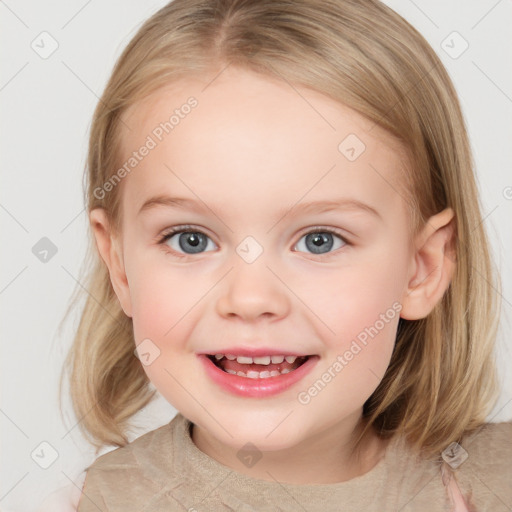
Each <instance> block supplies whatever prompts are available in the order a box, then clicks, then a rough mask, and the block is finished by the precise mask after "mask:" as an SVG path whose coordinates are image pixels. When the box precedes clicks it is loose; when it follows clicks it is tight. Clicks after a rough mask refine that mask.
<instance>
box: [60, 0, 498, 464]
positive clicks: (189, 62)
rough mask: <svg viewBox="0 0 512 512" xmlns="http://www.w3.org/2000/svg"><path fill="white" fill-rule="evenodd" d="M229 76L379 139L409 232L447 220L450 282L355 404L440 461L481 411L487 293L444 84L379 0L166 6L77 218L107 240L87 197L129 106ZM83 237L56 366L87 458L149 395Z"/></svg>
mask: <svg viewBox="0 0 512 512" xmlns="http://www.w3.org/2000/svg"><path fill="white" fill-rule="evenodd" d="M227 65H232V66H236V67H239V68H243V69H247V70H251V71H256V72H258V73H261V74H262V75H265V76H269V77H274V78H276V77H277V78H279V79H282V80H286V81H288V82H289V83H291V84H297V85H300V86H304V87H308V88H311V89H313V90H315V91H318V92H320V93H323V94H325V95H327V96H329V97H330V98H332V99H334V100H336V101H338V102H340V103H342V104H344V105H347V106H349V107H351V108H352V109H354V110H355V111H357V112H358V113H360V114H361V115H363V116H365V117H366V118H367V119H369V120H371V121H372V122H373V123H374V125H375V126H378V127H380V128H382V129H384V130H386V131H387V132H388V133H389V134H390V135H392V136H393V137H394V138H395V139H396V140H397V141H398V142H399V143H400V144H401V147H404V148H405V149H406V151H407V157H408V162H409V166H408V168H407V176H406V178H405V180H404V184H405V185H406V186H407V189H408V191H409V192H408V193H409V197H410V198H411V235H413V234H416V233H418V232H419V230H420V229H421V228H422V227H423V226H424V225H425V221H426V219H428V218H429V217H431V216H432V215H435V214H436V213H438V212H440V211H441V210H443V209H444V208H447V207H451V208H452V209H453V211H454V212H455V223H456V224H455V232H456V241H455V252H456V269H455V272H454V276H453V278H452V281H451V283H450V286H449V288H448V289H447V291H446V292H445V294H444V296H443V298H442V299H441V300H440V301H439V303H438V304H437V305H436V306H435V308H434V309H433V310H432V312H431V313H430V314H429V315H428V316H427V317H426V318H423V319H421V320H417V321H409V320H405V319H400V321H399V325H398V329H397V338H396V344H395V348H394V352H393V354H392V358H391V362H390V365H389V368H388V369H387V371H386V373H385V375H384V378H383V379H382V381H381V383H380V384H379V386H378V387H377V389H376V390H375V392H374V393H373V394H372V395H371V396H370V397H369V398H368V400H367V401H366V403H365V404H364V407H363V417H364V418H365V419H366V420H367V423H366V428H374V429H375V430H376V432H377V433H378V434H379V435H380V436H382V437H390V436H393V435H395V434H397V433H401V434H403V435H405V436H406V438H407V440H408V441H409V443H410V445H411V446H412V447H414V448H416V449H418V450H421V451H422V452H423V454H424V455H425V456H433V455H436V454H437V455H438V454H439V452H440V451H441V450H443V449H444V448H445V447H446V446H447V444H449V443H450V442H451V441H454V440H458V439H461V438H462V437H463V436H464V435H465V434H467V433H469V432H471V431H473V430H475V429H477V428H478V427H479V426H480V425H481V424H482V423H483V422H485V419H486V417H487V415H488V413H489V411H490V409H491V408H492V406H493V405H494V403H495V399H496V395H497V389H498V387H497V380H496V372H495V363H494V352H493V351H494V343H495V337H496V331H497V327H498V325H497V324H498V320H499V307H500V304H499V303H498V299H499V297H498V294H496V292H495V290H494V288H496V287H497V286H499V283H498V279H497V278H496V274H495V269H494V267H493V265H492V261H491V258H490V254H489V244H488V239H487V236H486V233H485V230H484V226H483V224H482V215H481V205H480V203H479V196H478V190H477V185H476V180H475V176H474V161H473V158H472V155H471V150H470V146H469V142H468V136H467V132H466V128H465V123H464V118H463V115H462V112H461V108H460V104H459V101H458V97H457V94H456V92H455V89H454V86H453V84H452V81H451V80H450V78H449V76H448V73H447V71H446V69H445V68H444V67H443V65H442V63H441V61H440V59H439V57H438V56H437V55H436V53H435V52H434V51H433V49H432V48H431V47H430V45H429V44H428V43H427V41H426V40H425V39H424V38H423V36H422V35H421V34H420V33H419V32H418V31H417V30H415V29H414V28H413V27H412V26H411V25H410V24H409V23H408V22H407V21H406V20H404V19H403V18H402V17H401V16H399V15H398V14H397V13H395V12H394V11H393V10H392V9H390V8H388V7H387V6H386V5H384V4H382V3H380V2H379V1H377V0H258V1H253V0H174V1H173V2H171V3H169V4H168V5H166V6H165V7H163V8H162V9H160V10H159V11H158V12H156V13H155V14H154V15H153V16H152V17H151V18H149V19H148V20H147V21H146V22H145V23H144V24H143V25H142V26H141V28H140V29H139V30H138V32H137V34H136V35H135V36H134V37H133V39H132V40H131V41H130V43H129V44H128V46H127V47H126V48H125V50H124V52H123V53H122V55H121V56H120V57H119V59H118V61H117V62H116V65H115V67H114V70H113V73H112V75H111V77H110V79H109V81H108V83H107V85H106V88H105V90H104V92H103V95H102V97H101V99H100V101H99V102H98V105H97V108H96V110H95V112H94V117H93V120H92V125H91V131H90V139H89V153H88V161H87V167H86V175H85V181H86V184H85V188H86V190H85V194H86V204H87V210H88V211H90V210H92V209H93V208H104V209H105V210H106V212H107V214H108V216H109V219H110V221H111V224H112V225H113V229H114V231H117V230H119V227H120V190H121V187H114V188H113V190H112V191H111V192H109V193H108V194H98V193H96V194H95V191H97V190H99V189H100V188H101V187H102V185H103V184H105V183H106V182H107V181H108V180H109V179H111V178H112V176H113V175H114V174H115V173H116V171H117V170H118V168H119V166H120V165H121V151H120V148H121V141H122V135H123V133H124V132H123V130H126V127H124V126H123V114H124V113H126V111H127V109H128V108H129V107H130V106H132V105H135V104H137V102H139V101H141V100H142V99H143V98H145V97H147V96H148V95H149V94H151V93H152V92H154V91H156V90H157V89H158V88H160V87H162V86H165V85H168V84H170V83H173V82H175V81H178V80H180V78H185V77H190V76H192V75H196V76H199V75H201V76H205V74H206V73H208V74H210V75H209V76H214V73H215V71H216V70H217V72H218V71H220V70H222V69H223V68H224V67H226V66H227ZM89 235H90V238H89V250H88V256H87V262H86V265H85V267H84V272H83V277H82V286H83V287H84V288H85V289H86V290H87V295H86V297H85V306H84V307H83V311H82V313H81V319H80V323H79V326H78V329H77V332H76V337H75V339H74V342H73V345H72V347H71V349H70V352H69V354H68V358H67V360H66V365H65V368H67V369H68V370H69V373H70V392H71V398H72V402H73V407H74V410H75V413H76V415H77V417H78V418H80V420H81V421H80V427H81V429H82V431H83V433H84V434H85V435H86V436H87V437H88V438H89V440H91V442H92V443H93V444H95V445H96V446H97V447H101V446H103V445H115V446H123V445H125V444H126V443H127V442H128V440H127V437H126V429H127V427H128V425H129V419H130V418H131V417H132V416H133V415H134V414H135V413H136V412H138V411H139V410H140V409H141V408H142V407H144V406H145V405H146V404H148V403H149V402H150V401H151V400H152V398H153V397H154V395H155V390H154V389H153V390H152V389H151V388H150V382H149V380H148V378H147V376H146V374H145V372H144V370H143V368H142V366H141V364H140V362H139V360H138V359H137V358H136V356H135V355H134V348H135V344H134V338H133V328H132V320H131V318H129V317H127V316H126V315H125V314H124V312H123V310H122V309H121V306H120V303H119V301H118V300H117V297H116V295H115V293H114V291H113V288H112V286H111V284H110V280H109V274H108V271H107V268H106V266H105V264H104V263H103V261H102V260H101V259H100V258H99V255H98V253H97V250H96V247H95V244H94V241H93V237H92V233H91V232H90V233H89ZM81 290H82V289H81V288H80V290H79V291H80V293H85V292H82V291H81ZM61 386H62V378H61ZM365 430H366V429H365Z"/></svg>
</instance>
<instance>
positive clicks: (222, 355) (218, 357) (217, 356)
mask: <svg viewBox="0 0 512 512" xmlns="http://www.w3.org/2000/svg"><path fill="white" fill-rule="evenodd" d="M223 357H224V354H215V359H217V361H219V360H220V359H222V358H223Z"/></svg>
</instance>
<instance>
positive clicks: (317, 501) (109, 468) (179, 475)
mask: <svg viewBox="0 0 512 512" xmlns="http://www.w3.org/2000/svg"><path fill="white" fill-rule="evenodd" d="M190 427H191V423H190V422H189V421H188V420H187V419H186V418H185V417H184V416H183V415H181V414H178V415H177V416H176V417H175V418H174V419H173V420H172V421H171V422H170V423H169V424H167V425H164V426H162V427H160V428H158V429H156V430H153V431H151V432H148V433H147V434H144V435H142V436H140V437H139V438H138V439H136V440H135V441H133V442H131V443H129V444H128V445H126V446H124V447H122V448H117V449H115V450H113V451H111V452H109V453H106V454H104V455H102V456H101V457H98V459H96V461H95V462H94V463H93V464H92V465H91V466H90V467H89V468H87V479H86V482H85V486H84V489H83V495H82V497H81V500H80V504H79V507H78V512H93V511H94V512H98V511H105V512H106V511H109V512H118V511H119V512H130V511H134V512H135V511H137V512H142V511H147V512H149V511H151V512H163V511H166V512H169V511H174V510H176V511H178V510H180V511H188V512H202V511H217V510H218V511H225V510H229V511H237V512H249V511H252V512H255V511H272V512H275V511H290V512H291V511H293V512H302V511H307V512H314V511H322V512H328V511H349V512H358V511H364V512H388V511H389V512H391V511H393V512H397V511H400V512H413V511H414V512H421V511H428V512H435V511H453V510H454V509H455V508H456V507H458V506H460V505H459V504H458V501H457V499H454V498H453V497H452V493H451V492H449V491H448V489H449V488H450V489H451V488H452V484H453V483H454V480H455V482H458V487H459V488H460V490H461V493H462V496H463V497H464V499H465V501H466V506H467V509H468V510H469V511H470V512H487V511H489V512H505V511H506V512H510V511H511V510H512V422H511V423H509V422H505V423H487V424H485V425H484V426H483V427H482V428H481V429H479V430H478V431H477V432H475V433H473V434H471V435H470V436H468V437H466V438H465V439H464V440H463V441H462V442H461V443H460V445H459V447H457V446H455V449H454V450H451V451H450V452H449V454H448V455H446V453H445V458H446V462H445V461H444V460H443V459H442V457H441V455H440V457H439V461H435V462H432V461H425V460H420V459H418V458H417V457H414V456H413V455H412V454H411V452H410V451H409V449H408V448H407V445H406V443H405V441H404V440H403V438H401V437H399V436H395V437H394V438H393V439H392V440H391V442H390V443H389V445H388V447H387V449H386V452H385V454H384V456H383V458H382V459H381V460H380V461H379V462H378V463H377V464H376V465H375V466H374V467H373V468H372V469H371V470H370V471H368V472H367V473H365V474H363V475H361V476H359V477H356V478H353V479H351V480H348V481H345V482H340V483H335V484H315V485H296V484H286V483H279V482H269V481H265V480H260V479H255V478H252V477H250V476H247V475H244V474H241V473H239V472H237V471H234V470H232V469H231V468H229V467H227V466H224V465H223V464H221V463H219V462H217V461H216V460H215V459H213V458H211V457H209V456H208V455H206V454H205V453H203V452H202V451H201V450H199V449H198V448H197V447H196V445H195V444H194V442H193V441H192V438H191V430H190ZM460 446H462V449H461V448H460ZM445 452H446V451H445ZM466 453H467V458H465V454H466ZM464 458H465V460H463V459H464ZM462 460H463V462H462V463H460V462H461V461H462ZM447 462H449V463H447ZM457 463H460V465H459V466H458V467H457V468H456V469H452V466H456V465H457ZM455 488H456V487H455ZM457 510H459V508H457Z"/></svg>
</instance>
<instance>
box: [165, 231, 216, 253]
mask: <svg viewBox="0 0 512 512" xmlns="http://www.w3.org/2000/svg"><path fill="white" fill-rule="evenodd" d="M176 235H178V236H176ZM208 241H210V242H211V243H212V244H213V241H212V240H211V238H210V237H209V236H208V235H205V234H204V233H202V232H201V231H197V230H196V229H193V228H192V227H190V226H177V227H175V228H173V229H171V230H170V231H168V232H166V233H165V234H164V235H163V236H162V237H161V238H160V240H159V241H158V243H159V244H162V245H163V244H165V245H168V246H169V247H170V248H171V249H173V250H174V251H175V252H176V253H177V254H178V256H180V257H182V256H184V255H183V254H182V253H180V250H181V251H183V252H184V253H185V254H198V253H201V252H203V251H205V250H206V249H207V248H208Z"/></svg>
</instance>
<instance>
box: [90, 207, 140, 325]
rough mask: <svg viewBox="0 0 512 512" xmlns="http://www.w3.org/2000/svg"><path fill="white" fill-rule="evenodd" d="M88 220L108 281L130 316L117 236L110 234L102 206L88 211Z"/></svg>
mask: <svg viewBox="0 0 512 512" xmlns="http://www.w3.org/2000/svg"><path fill="white" fill-rule="evenodd" d="M89 220H90V223H91V227H92V230H93V233H94V238H95V239H96V247H97V248H98V252H99V253H100V256H101V258H102V259H103V261H104V262H105V264H106V265H107V267H108V272H109V274H110V282H111V283H112V287H113V288H114V292H115V293H116V295H117V298H118V299H119V302H120V303H121V307H122V308H123V311H124V312H125V314H126V315H127V316H129V317H131V316H132V305H131V298H130V289H129V286H128V279H127V278H126V273H125V270H124V261H123V256H122V252H121V250H120V248H119V245H120V244H119V243H118V240H117V238H115V237H114V236H113V234H112V231H111V227H110V221H109V219H108V216H107V212H106V211H105V209H104V208H95V209H93V210H91V212H90V213H89Z"/></svg>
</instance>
